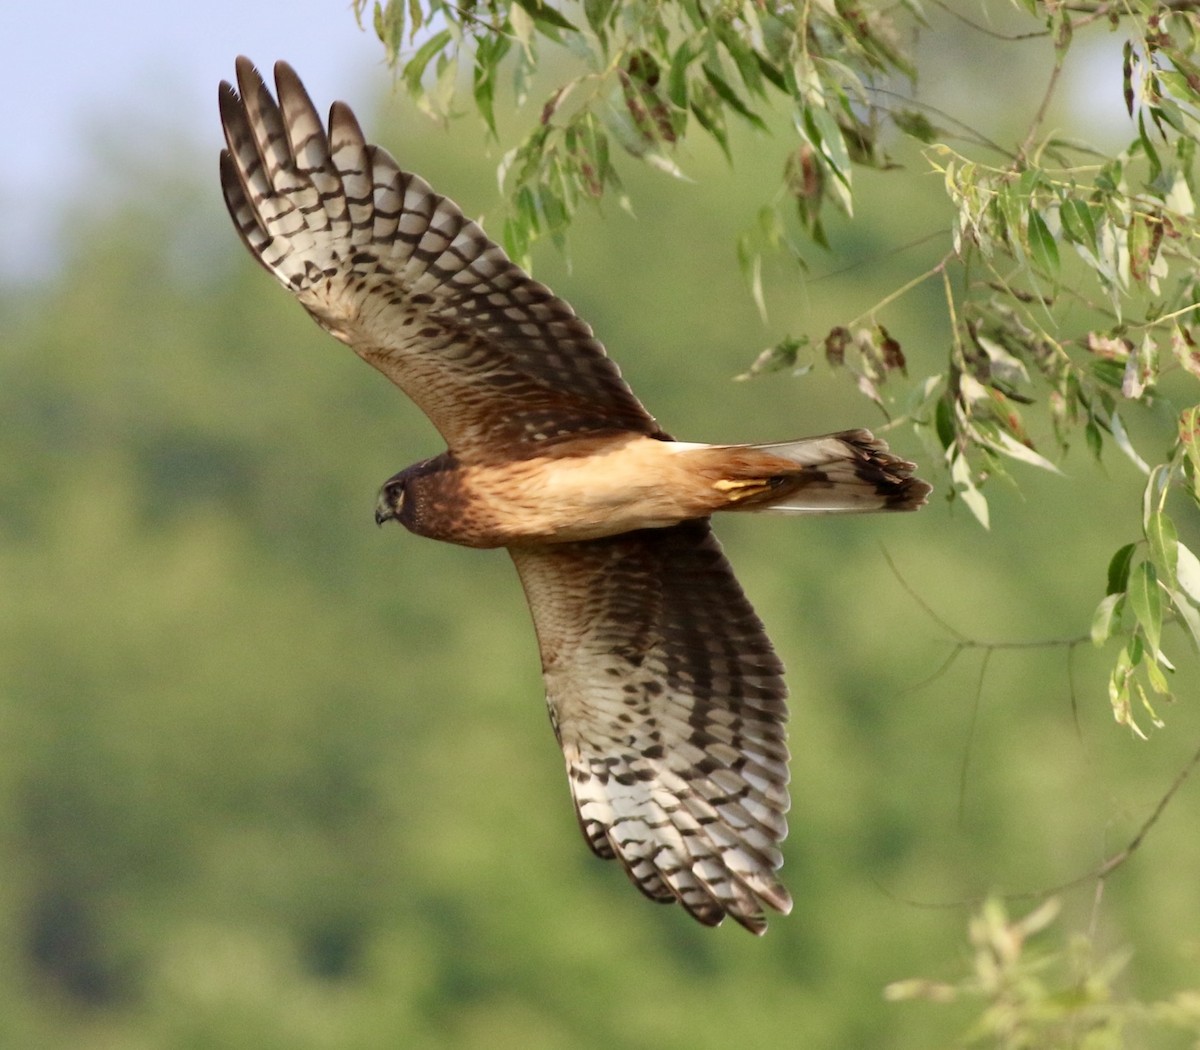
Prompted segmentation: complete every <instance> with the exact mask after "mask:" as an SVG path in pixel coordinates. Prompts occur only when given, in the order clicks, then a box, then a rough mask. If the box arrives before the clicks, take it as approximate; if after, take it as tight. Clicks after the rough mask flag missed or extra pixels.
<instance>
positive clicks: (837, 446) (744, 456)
mask: <svg viewBox="0 0 1200 1050" xmlns="http://www.w3.org/2000/svg"><path fill="white" fill-rule="evenodd" d="M722 451H724V452H726V453H733V452H736V453H738V455H737V456H736V463H737V469H736V471H731V472H730V476H729V478H728V480H725V481H718V482H717V483H716V484H717V487H718V488H722V489H725V490H726V491H727V493H728V496H729V503H728V504H727V505H726V506H724V507H722V508H721V509H723V510H753V511H775V512H778V513H782V514H855V513H867V512H871V511H883V510H916V509H917V508H918V507H922V506H924V505H925V503H926V501H927V500H926V498H927V497H928V495H929V493H930V492H931V491H932V490H933V486H931V485H930V484H928V482H925V481H922V480H921V479H920V478H918V477H914V476H913V471H914V470H916V464H915V463H910V462H908V460H904V459H900V457H899V456H894V455H892V453H891V452H890V451H889V450H888V446H887V443H886V442H884V441H880V440H879V439H878V438H876V437H875V436H874V435H873V434H872V433H871V432H870V431H869V430H843V431H841V432H840V433H837V434H824V435H822V436H820V437H811V438H801V439H800V440H799V441H784V442H779V443H772V444H765V445H732V446H725V447H724V449H723V450H722Z"/></svg>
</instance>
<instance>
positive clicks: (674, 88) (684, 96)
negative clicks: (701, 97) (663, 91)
mask: <svg viewBox="0 0 1200 1050" xmlns="http://www.w3.org/2000/svg"><path fill="white" fill-rule="evenodd" d="M695 58H696V51H695V49H694V48H693V45H692V43H691V42H690V41H688V40H685V41H684V42H683V43H682V44H680V45H679V47H678V48H677V49H676V51H675V54H673V55H672V56H671V68H670V70H669V71H668V73H667V98H669V99H670V100H671V101H672V102H673V103H674V104H675V105H677V106H678V107H679V108H680V109H687V104H688V83H687V71H688V66H690V65H691V64H692V62H693V61H694V60H695Z"/></svg>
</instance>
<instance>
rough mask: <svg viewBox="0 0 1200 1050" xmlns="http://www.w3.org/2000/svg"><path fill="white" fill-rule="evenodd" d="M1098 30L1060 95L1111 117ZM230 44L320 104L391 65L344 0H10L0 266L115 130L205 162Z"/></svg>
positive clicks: (368, 89) (25, 266)
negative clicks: (191, 151) (180, 147)
mask: <svg viewBox="0 0 1200 1050" xmlns="http://www.w3.org/2000/svg"><path fill="white" fill-rule="evenodd" d="M1099 43H1100V44H1101V45H1102V52H1103V63H1102V64H1101V63H1100V61H1099V60H1100V59H1101V57H1102V56H1101V53H1100V52H1096V53H1094V54H1093V55H1092V56H1091V57H1092V61H1090V62H1089V61H1085V62H1082V63H1072V67H1071V68H1070V70H1069V72H1070V74H1071V75H1070V77H1069V82H1068V85H1067V87H1068V97H1069V98H1070V101H1071V104H1072V108H1073V109H1074V111H1075V117H1076V118H1078V117H1080V116H1082V117H1085V118H1087V117H1088V116H1091V117H1092V118H1093V120H1095V119H1099V118H1098V116H1097V115H1098V114H1099V113H1103V114H1104V117H1103V119H1102V122H1103V123H1109V122H1111V121H1112V120H1113V119H1114V118H1119V117H1120V116H1121V103H1120V100H1119V91H1120V78H1119V69H1120V66H1119V61H1120V59H1119V48H1120V43H1121V39H1120V35H1119V34H1117V35H1112V36H1109V37H1108V38H1107V39H1104V38H1101V39H1100V40H1099ZM1004 46H1007V45H1003V46H1001V47H1000V48H998V49H997V56H996V57H997V61H1000V60H1001V58H1002V55H1003V54H1006V52H1004V51H1003V47H1004ZM238 54H246V55H249V56H250V57H251V58H252V59H253V60H254V61H255V62H256V63H258V65H259V66H260V68H262V69H264V70H268V69H269V68H270V66H271V64H272V63H273V62H274V61H275V59H277V58H286V59H287V60H288V61H289V62H291V63H292V65H294V66H295V67H296V69H297V70H298V71H299V72H300V74H301V75H302V76H303V78H304V81H305V83H306V84H307V86H308V88H309V91H310V92H311V93H312V96H313V98H314V99H315V100H317V102H318V106H319V108H324V107H326V106H327V105H328V103H329V102H330V101H332V100H333V99H335V98H344V99H346V100H347V101H351V102H353V103H355V104H356V105H357V106H358V108H359V110H360V112H361V111H362V107H363V103H364V102H365V101H367V100H370V99H372V98H376V97H378V91H379V90H380V88H381V86H382V85H384V84H385V83H387V82H388V80H389V77H390V74H389V73H388V71H387V70H386V68H385V67H384V65H383V48H382V46H381V45H380V44H379V42H378V41H377V40H376V39H375V37H374V34H373V33H371V32H370V31H369V30H368V31H362V30H360V29H359V28H358V25H357V23H356V22H355V19H354V16H353V14H352V12H351V9H350V5H349V0H286V2H285V0H190V2H189V0H185V2H182V3H178V2H173V0H111V2H103V0H101V2H95V0H93V2H84V3H70V4H53V3H39V2H37V0H7V2H6V3H4V4H3V7H2V9H0V91H2V94H0V97H3V98H5V99H7V100H8V103H7V107H6V109H7V112H6V114H5V116H6V118H7V119H6V124H7V127H6V135H5V139H4V141H5V150H4V160H5V163H4V164H3V165H2V166H0V208H2V209H3V212H4V215H5V220H6V223H5V228H6V235H5V236H4V237H3V238H0V279H9V280H12V279H14V278H22V277H29V276H37V275H39V274H44V273H48V272H51V271H52V270H53V266H54V260H55V256H56V246H55V231H56V229H57V227H58V220H59V215H60V213H61V208H62V202H63V201H64V200H67V201H70V202H71V203H72V204H74V202H75V201H77V200H78V199H79V198H80V196H81V194H82V192H83V191H82V189H81V187H83V186H84V185H85V183H86V180H87V179H88V177H89V176H90V175H93V174H94V173H96V172H97V171H103V170H104V169H105V162H104V160H103V159H102V158H103V155H104V149H105V146H106V145H107V146H108V147H109V149H110V150H111V144H112V143H113V142H114V141H120V140H124V139H126V137H129V138H131V139H132V140H133V141H137V133H138V132H139V131H141V132H142V139H141V141H140V143H139V145H140V147H141V150H142V151H143V154H145V151H146V150H150V151H153V150H154V149H165V148H170V146H171V145H172V144H184V145H186V146H189V147H192V148H195V147H196V146H199V147H200V148H201V149H202V150H204V151H205V152H206V153H209V154H210V155H211V158H212V168H213V170H214V172H215V168H216V162H215V156H216V152H217V150H218V149H219V148H220V145H221V138H220V129H219V125H218V121H217V108H216V86H217V83H218V82H219V81H220V80H221V79H229V78H231V77H232V75H233V60H234V57H235V56H236V55H238ZM1114 69H1115V70H1117V71H1118V75H1116V76H1114V73H1113V71H1114ZM202 156H203V154H202ZM200 162H201V163H203V162H204V161H200ZM214 178H215V176H214ZM214 185H215V182H214ZM98 196H99V194H98Z"/></svg>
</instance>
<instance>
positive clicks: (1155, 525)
mask: <svg viewBox="0 0 1200 1050" xmlns="http://www.w3.org/2000/svg"><path fill="white" fill-rule="evenodd" d="M1145 532H1146V542H1147V543H1149V545H1150V560H1151V561H1152V562H1153V563H1154V567H1155V568H1156V569H1157V570H1158V576H1159V579H1161V580H1162V581H1163V583H1164V584H1165V585H1166V586H1167V587H1174V586H1175V580H1176V576H1175V567H1176V565H1177V564H1178V561H1179V537H1178V533H1176V531H1175V523H1174V522H1173V521H1172V520H1171V519H1170V518H1169V517H1167V515H1166V514H1165V513H1163V512H1162V511H1161V510H1158V511H1155V512H1153V513H1152V514H1151V515H1150V518H1149V520H1148V521H1147V522H1146V529H1145Z"/></svg>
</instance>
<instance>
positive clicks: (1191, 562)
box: [1175, 543, 1200, 605]
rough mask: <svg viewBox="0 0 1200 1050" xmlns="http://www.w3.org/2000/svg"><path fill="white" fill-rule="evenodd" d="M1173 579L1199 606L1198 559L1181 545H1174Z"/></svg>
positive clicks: (1199, 568)
mask: <svg viewBox="0 0 1200 1050" xmlns="http://www.w3.org/2000/svg"><path fill="white" fill-rule="evenodd" d="M1175 578H1176V580H1178V582H1179V589H1180V590H1182V591H1183V593H1184V594H1186V595H1187V596H1188V597H1189V598H1190V599H1191V600H1192V601H1193V602H1195V603H1196V604H1197V605H1200V558H1197V557H1196V555H1194V554H1193V553H1192V552H1191V550H1190V549H1189V548H1187V547H1185V546H1184V545H1183V544H1182V543H1176V544H1175Z"/></svg>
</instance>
